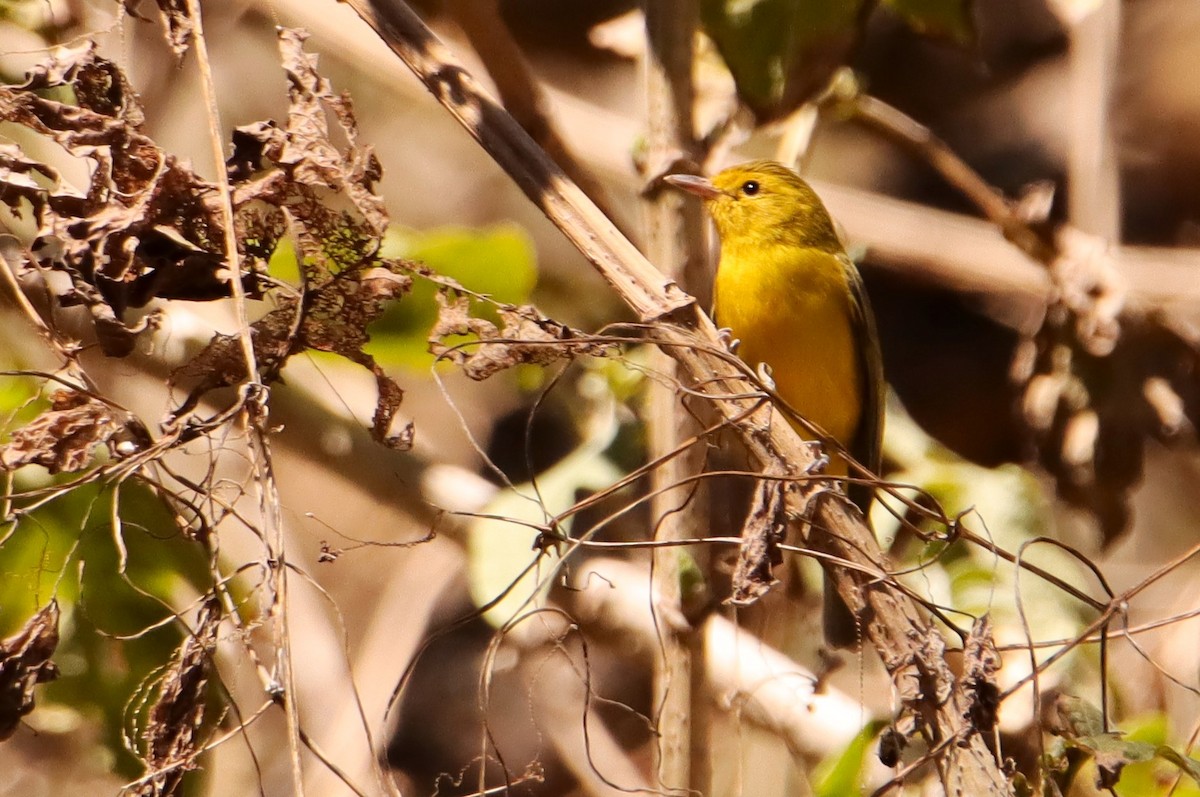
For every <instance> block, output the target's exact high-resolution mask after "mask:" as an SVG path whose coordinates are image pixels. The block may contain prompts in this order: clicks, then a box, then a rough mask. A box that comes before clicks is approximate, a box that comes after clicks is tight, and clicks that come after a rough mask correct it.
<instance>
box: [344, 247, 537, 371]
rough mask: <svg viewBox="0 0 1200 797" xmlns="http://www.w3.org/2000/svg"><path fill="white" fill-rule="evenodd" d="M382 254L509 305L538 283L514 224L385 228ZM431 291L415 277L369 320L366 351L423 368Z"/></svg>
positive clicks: (432, 311) (432, 312)
mask: <svg viewBox="0 0 1200 797" xmlns="http://www.w3.org/2000/svg"><path fill="white" fill-rule="evenodd" d="M382 254H383V255H384V256H385V257H400V258H407V259H409V260H416V261H418V262H420V263H423V264H424V265H426V266H428V267H429V268H431V269H433V270H434V271H436V272H437V273H438V274H441V275H443V276H446V277H450V278H451V279H453V280H456V281H457V282H458V283H459V284H461V285H462V286H463V287H464V288H467V289H469V290H472V291H476V292H477V293H483V294H487V295H489V296H491V297H492V298H493V299H495V300H496V301H498V302H505V303H509V304H523V303H526V302H528V301H529V297H530V295H531V294H532V293H533V288H534V285H535V284H536V282H537V258H536V254H535V252H534V248H533V242H532V241H531V240H530V238H529V236H528V234H527V233H526V232H525V231H524V230H523V229H522V228H520V227H518V226H517V225H515V224H499V225H496V226H493V227H488V228H486V229H478V230H476V229H469V228H466V227H444V228H441V229H437V230H429V231H426V232H416V231H400V230H396V231H393V230H389V231H388V234H387V236H386V238H385V240H384V245H383V250H382ZM436 293H437V286H435V285H434V284H433V283H432V282H430V281H428V280H424V279H421V278H419V277H418V278H416V279H415V280H414V283H413V288H412V291H411V293H409V294H408V295H407V296H405V297H404V299H403V300H402V301H399V302H394V303H393V304H392V305H391V306H390V307H389V308H388V309H387V310H386V311H384V314H383V316H382V317H381V318H380V319H379V320H378V321H376V322H375V323H374V324H372V325H371V328H370V332H371V342H370V343H368V344H367V346H366V347H365V351H366V352H367V353H368V354H371V355H373V356H374V357H375V358H376V359H377V360H379V362H380V363H382V364H384V365H399V366H405V367H409V368H416V369H420V370H425V371H427V370H428V369H429V367H430V366H431V365H432V363H433V357H432V355H430V354H429V352H428V347H429V343H428V336H429V330H430V328H431V327H432V326H433V323H434V321H435V320H436V319H437V304H436V302H435V301H434V295H435V294H436ZM484 313H485V314H486V310H485V311H484Z"/></svg>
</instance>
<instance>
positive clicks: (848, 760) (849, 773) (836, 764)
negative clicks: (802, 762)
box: [813, 720, 887, 797]
mask: <svg viewBox="0 0 1200 797" xmlns="http://www.w3.org/2000/svg"><path fill="white" fill-rule="evenodd" d="M885 727H887V723H886V722H882V721H879V720H876V721H874V722H871V723H868V724H867V726H866V727H865V728H863V729H862V730H861V731H859V732H858V735H857V736H855V737H854V739H853V741H851V742H850V745H849V746H848V747H847V748H846V749H845V751H843V752H842V754H841V755H840V756H838V757H837V758H836V759H833V760H832V761H825V762H823V763H822V764H821V766H819V767H818V768H817V770H816V772H815V773H814V777H813V781H814V785H813V795H814V797H842V795H845V794H858V793H859V792H860V791H861V790H862V778H863V767H864V764H865V763H866V760H867V755H868V754H869V753H870V751H871V744H872V743H873V742H874V741H875V737H876V736H878V735H879V732H880V731H881V730H883V729H884V728H885Z"/></svg>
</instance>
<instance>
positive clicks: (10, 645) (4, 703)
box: [0, 601, 59, 741]
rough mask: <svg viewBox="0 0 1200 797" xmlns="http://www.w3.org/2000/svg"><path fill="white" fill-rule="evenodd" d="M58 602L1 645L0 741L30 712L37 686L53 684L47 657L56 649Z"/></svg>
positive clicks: (51, 665) (52, 670) (54, 673)
mask: <svg viewBox="0 0 1200 797" xmlns="http://www.w3.org/2000/svg"><path fill="white" fill-rule="evenodd" d="M58 617H59V612H58V603H57V602H56V601H50V603H48V604H47V605H46V606H45V608H43V609H41V610H40V611H39V612H38V613H37V614H35V615H34V616H33V617H31V618H30V619H29V621H28V622H27V623H25V625H24V627H22V628H21V630H20V631H18V632H17V633H16V634H14V635H13V636H11V637H9V638H8V639H5V640H4V641H3V642H0V741H4V740H5V739H7V738H9V737H10V736H12V735H13V733H14V732H15V731H16V729H17V726H18V725H19V724H20V722H21V718H22V717H24V716H25V715H26V714H28V713H29V712H30V711H33V706H34V700H33V690H34V687H35V686H36V685H37V684H40V683H45V682H47V681H53V680H54V679H55V678H57V677H58V668H57V667H56V666H55V665H54V662H52V661H50V657H51V656H52V655H54V651H55V649H56V648H57V647H58Z"/></svg>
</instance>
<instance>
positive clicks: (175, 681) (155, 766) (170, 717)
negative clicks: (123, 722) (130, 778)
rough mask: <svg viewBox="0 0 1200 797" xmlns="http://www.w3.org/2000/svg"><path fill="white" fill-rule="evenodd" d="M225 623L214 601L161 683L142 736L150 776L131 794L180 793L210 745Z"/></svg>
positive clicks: (155, 796)
mask: <svg viewBox="0 0 1200 797" xmlns="http://www.w3.org/2000/svg"><path fill="white" fill-rule="evenodd" d="M220 623H221V614H220V604H219V603H217V601H216V600H215V599H214V600H210V601H209V602H208V603H206V604H205V605H204V607H203V608H202V609H201V610H200V617H199V618H198V622H197V624H196V630H195V632H194V633H193V634H191V635H189V636H188V637H187V639H185V640H184V641H183V643H182V644H181V645H180V646H179V648H178V649H177V650H176V651H175V656H174V659H173V660H172V662H171V664H170V665H168V667H167V669H166V671H165V672H164V673H163V674H162V676H161V677H160V678H159V679H158V682H157V684H156V687H155V688H156V691H157V693H158V696H157V699H156V700H155V701H154V704H153V705H152V706H151V707H150V713H149V716H148V721H147V723H146V727H145V728H144V729H143V730H142V733H141V740H142V744H143V746H144V747H143V754H142V758H143V762H144V763H145V765H146V770H147V776H146V777H145V778H143V779H142V780H141V781H140V782H139V787H138V789H137V790H135V791H133V792H131V793H133V794H136V795H138V797H167V795H175V794H178V793H179V787H180V784H181V783H182V780H183V776H184V774H185V773H186V772H187V771H188V770H191V769H194V768H195V766H196V764H195V758H196V755H197V754H198V753H199V751H200V749H201V748H202V747H203V742H204V740H203V738H202V736H201V731H202V728H203V724H204V709H205V701H206V698H207V692H208V690H207V686H208V679H209V674H210V671H211V668H212V655H213V651H214V650H215V649H216V646H217V629H218V628H219V626H220Z"/></svg>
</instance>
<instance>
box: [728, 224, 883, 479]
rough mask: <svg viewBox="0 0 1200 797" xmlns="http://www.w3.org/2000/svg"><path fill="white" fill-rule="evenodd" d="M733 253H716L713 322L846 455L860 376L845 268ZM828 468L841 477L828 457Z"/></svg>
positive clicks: (811, 254) (791, 252)
mask: <svg viewBox="0 0 1200 797" xmlns="http://www.w3.org/2000/svg"><path fill="white" fill-rule="evenodd" d="M738 254H739V253H737V252H736V251H734V252H725V253H723V254H722V257H721V263H720V266H719V267H718V269H717V278H716V285H715V298H716V302H715V304H716V312H717V322H718V323H719V324H720V325H721V326H723V327H729V328H730V329H731V330H732V331H733V337H735V338H737V339H739V340H741V348H740V349H738V355H739V356H740V357H741V358H742V359H743V360H744V361H746V362H747V363H748V364H749V365H750V366H751V367H757V365H758V363H767V364H768V365H769V366H770V367H771V374H772V377H773V378H774V380H775V387H776V390H777V391H778V393H779V395H780V397H781V398H783V400H784V401H786V402H787V403H788V404H790V405H791V406H792V407H793V408H795V410H796V411H797V412H799V413H800V414H801V415H803V416H804V417H805V418H807V419H809V420H810V421H812V422H814V423H816V424H817V425H819V426H820V427H821V428H822V429H824V430H825V431H826V432H828V433H829V434H830V435H832V436H833V437H834V438H835V439H836V440H837V441H838V442H840V443H841V444H842V445H843V446H844V447H845V448H847V449H848V450H849V449H852V448H853V447H854V443H855V440H854V438H855V434H856V432H857V431H858V427H859V420H860V417H861V414H862V385H861V380H862V376H861V373H860V367H859V358H858V354H857V347H856V341H855V334H854V327H853V321H852V319H853V317H854V313H853V299H852V297H851V293H850V286H849V283H848V282H847V280H846V276H845V271H844V268H845V267H844V266H843V264H842V263H841V261H839V260H838V259H837V258H836V257H835V256H834V255H831V254H828V253H826V252H821V251H817V250H813V249H802V250H799V251H797V250H795V249H794V248H792V249H781V250H778V251H777V254H776V255H775V256H772V254H771V253H770V252H763V251H762V250H761V249H760V250H756V251H755V252H754V256H753V259H752V261H751V260H749V259H747V258H744V257H739V256H738ZM796 431H797V432H798V433H799V434H800V435H801V436H802V437H809V438H811V436H812V435H809V434H807V433H806V432H805V430H803V429H801V428H798V427H797V428H796ZM830 470H831V472H833V473H834V474H835V475H844V474H845V472H846V464H845V462H843V461H842V459H841V458H840V457H831V462H830Z"/></svg>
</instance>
